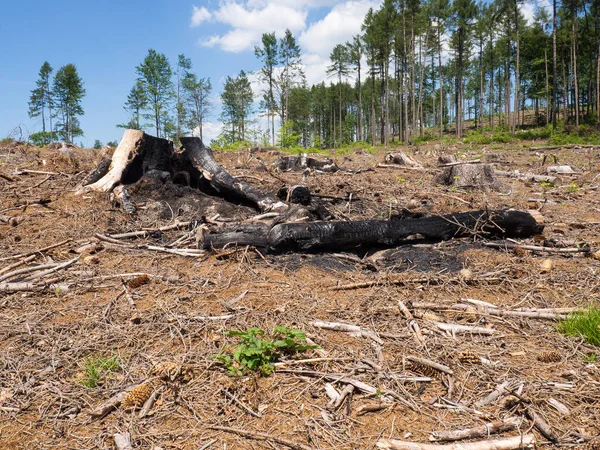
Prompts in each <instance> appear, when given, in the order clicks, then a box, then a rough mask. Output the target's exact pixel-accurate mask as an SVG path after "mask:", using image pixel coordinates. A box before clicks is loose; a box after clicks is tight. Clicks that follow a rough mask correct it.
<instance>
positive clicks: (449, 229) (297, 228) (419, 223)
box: [198, 210, 544, 252]
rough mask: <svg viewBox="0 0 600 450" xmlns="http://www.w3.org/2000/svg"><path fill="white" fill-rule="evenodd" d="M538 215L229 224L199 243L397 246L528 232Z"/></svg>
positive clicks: (534, 230)
mask: <svg viewBox="0 0 600 450" xmlns="http://www.w3.org/2000/svg"><path fill="white" fill-rule="evenodd" d="M540 221H541V219H540V216H539V215H537V216H536V215H534V214H532V213H530V212H525V211H515V210H499V211H471V212H464V213H458V214H448V215H445V216H431V217H425V218H418V219H404V220H390V221H382V220H364V221H355V222H305V223H281V224H277V225H275V226H273V227H272V228H271V227H269V226H268V225H266V224H235V225H226V226H224V227H223V228H221V229H216V230H209V231H207V232H205V234H204V236H203V237H202V239H201V240H200V241H199V243H198V246H199V247H201V248H207V249H210V248H220V247H224V246H225V245H231V244H235V245H240V246H244V245H253V246H257V247H264V248H267V249H269V250H271V251H275V252H279V251H289V250H303V251H314V250H339V249H351V248H357V247H359V246H365V247H374V246H385V247H390V246H396V245H399V244H400V243H402V242H404V241H405V240H406V239H407V238H408V237H409V236H414V235H417V234H420V235H421V236H423V237H424V238H428V239H434V240H446V239H451V238H458V237H463V236H469V235H473V234H479V235H486V236H506V237H525V236H531V235H534V234H539V233H540V232H541V231H542V230H543V228H544V226H543V225H542V224H541V223H540Z"/></svg>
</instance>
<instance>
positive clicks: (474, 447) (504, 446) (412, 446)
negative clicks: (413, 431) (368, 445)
mask: <svg viewBox="0 0 600 450" xmlns="http://www.w3.org/2000/svg"><path fill="white" fill-rule="evenodd" d="M534 444H535V436H534V435H533V434H532V433H528V434H525V435H522V436H513V437H508V438H503V439H495V440H486V441H477V442H463V443H460V444H444V445H441V444H421V443H419V442H407V441H399V440H396V439H380V440H379V441H378V442H377V448H383V449H388V450H514V449H519V448H529V447H532V446H533V445H534Z"/></svg>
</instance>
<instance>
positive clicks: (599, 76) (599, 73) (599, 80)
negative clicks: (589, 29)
mask: <svg viewBox="0 0 600 450" xmlns="http://www.w3.org/2000/svg"><path fill="white" fill-rule="evenodd" d="M596 97H597V98H596V116H597V121H598V124H600V44H598V68H597V69H596Z"/></svg>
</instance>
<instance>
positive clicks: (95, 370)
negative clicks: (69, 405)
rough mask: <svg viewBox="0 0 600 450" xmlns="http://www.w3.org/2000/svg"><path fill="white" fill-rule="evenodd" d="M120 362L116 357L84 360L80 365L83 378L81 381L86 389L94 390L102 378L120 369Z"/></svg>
mask: <svg viewBox="0 0 600 450" xmlns="http://www.w3.org/2000/svg"><path fill="white" fill-rule="evenodd" d="M121 366H122V361H121V358H119V357H118V356H109V357H94V358H86V359H85V360H83V362H82V363H81V364H80V367H81V368H82V369H83V372H84V376H83V379H82V381H81V384H83V385H84V386H85V387H87V388H90V389H92V388H95V387H97V386H98V384H100V381H101V380H102V378H104V376H105V375H106V374H108V373H110V372H116V371H118V370H119V369H121Z"/></svg>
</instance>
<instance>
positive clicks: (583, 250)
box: [483, 242, 591, 253]
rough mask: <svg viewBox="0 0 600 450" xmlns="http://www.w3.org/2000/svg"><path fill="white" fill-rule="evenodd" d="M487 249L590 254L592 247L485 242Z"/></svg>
mask: <svg viewBox="0 0 600 450" xmlns="http://www.w3.org/2000/svg"><path fill="white" fill-rule="evenodd" d="M483 245H485V246H486V247H493V248H504V249H515V248H522V249H523V250H530V251H532V252H546V253H590V252H591V249H590V247H570V248H563V247H558V248H557V247H541V246H538V245H521V244H516V243H512V242H484V244H483Z"/></svg>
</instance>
